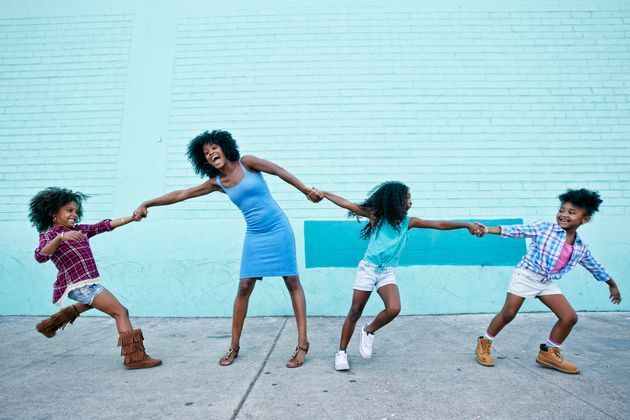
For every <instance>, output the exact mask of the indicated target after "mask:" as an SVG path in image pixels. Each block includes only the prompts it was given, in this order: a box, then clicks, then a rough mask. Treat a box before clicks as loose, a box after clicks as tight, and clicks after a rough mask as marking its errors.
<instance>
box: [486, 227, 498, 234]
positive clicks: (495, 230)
mask: <svg viewBox="0 0 630 420" xmlns="http://www.w3.org/2000/svg"><path fill="white" fill-rule="evenodd" d="M486 233H491V234H493V235H500V234H501V227H500V226H486Z"/></svg>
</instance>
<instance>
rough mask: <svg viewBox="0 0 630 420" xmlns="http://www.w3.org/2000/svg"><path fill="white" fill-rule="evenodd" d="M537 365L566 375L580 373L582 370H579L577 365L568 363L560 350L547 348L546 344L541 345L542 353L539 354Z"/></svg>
mask: <svg viewBox="0 0 630 420" xmlns="http://www.w3.org/2000/svg"><path fill="white" fill-rule="evenodd" d="M536 363H538V364H539V365H542V366H545V367H548V368H552V369H555V370H559V371H560V372H564V373H580V369H578V367H577V366H576V365H574V364H573V363H570V362H567V361H566V360H564V359H563V358H562V356H561V355H560V349H559V348H557V347H547V345H546V344H541V345H540V351H539V352H538V357H537V358H536Z"/></svg>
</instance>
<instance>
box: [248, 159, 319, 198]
mask: <svg viewBox="0 0 630 420" xmlns="http://www.w3.org/2000/svg"><path fill="white" fill-rule="evenodd" d="M241 161H242V162H243V165H245V167H246V168H247V169H251V170H254V171H258V172H265V173H267V174H271V175H276V176H277V177H278V178H280V179H281V180H283V181H284V182H286V183H287V184H289V185H293V186H294V187H295V188H296V189H297V190H298V191H300V192H301V193H302V194H304V195H306V196H307V197H308V199H309V200H311V201H315V199H317V201H320V200H321V199H322V198H323V197H322V196H321V195H320V194H317V193H319V191H318V190H316V189H314V188H309V187H307V186H306V185H304V184H303V183H302V181H300V180H299V179H298V178H297V177H296V176H295V175H293V174H292V173H291V172H289V171H287V170H286V169H284V168H282V167H281V166H279V165H276V164H275V163H273V162H271V161H268V160H265V159H260V158H257V157H256V156H251V155H247V156H244V157H243V159H241Z"/></svg>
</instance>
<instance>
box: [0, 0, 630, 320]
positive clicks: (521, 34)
mask: <svg viewBox="0 0 630 420" xmlns="http://www.w3.org/2000/svg"><path fill="white" fill-rule="evenodd" d="M629 117H630V7H628V6H627V5H626V3H625V2H622V1H605V2H595V1H592V2H579V3H578V2H562V3H549V2H546V3H536V2H534V3H532V2H529V3H525V2H512V1H508V2H502V3H501V4H490V3H480V4H477V5H475V6H471V5H468V4H467V2H458V1H452V2H446V3H440V4H439V5H438V4H436V3H433V2H410V1H399V2H395V3H394V4H393V5H388V6H382V5H380V4H378V3H376V2H367V3H366V2H360V3H359V2H357V3H352V2H351V3H349V4H347V5H344V6H343V7H342V6H339V5H338V4H332V3H331V4H321V5H320V6H313V5H312V4H310V3H306V2H297V3H296V2H291V3H286V2H282V1H278V2H273V3H268V4H265V5H261V4H259V3H256V2H250V1H242V2H237V3H235V4H233V5H232V6H228V7H226V6H224V5H220V4H218V3H213V2H201V1H189V2H172V1H167V2H163V4H162V5H161V7H160V8H159V9H157V8H155V7H153V6H152V5H151V3H150V2H148V1H139V2H135V3H134V4H133V5H128V4H126V2H122V1H114V2H111V3H110V4H109V5H108V7H107V9H104V6H103V5H100V6H98V7H95V6H94V5H87V4H69V5H63V6H59V5H56V4H54V3H53V2H49V1H43V0H42V1H26V2H24V3H23V4H20V5H16V4H14V5H11V6H10V7H7V8H6V9H3V11H1V12H0V163H1V166H0V229H1V230H2V232H3V233H2V235H3V237H5V238H7V239H10V240H11V241H10V242H11V244H12V245H9V244H7V241H2V244H1V245H0V247H1V248H0V268H2V269H3V271H4V274H2V276H3V277H2V279H1V281H2V283H3V284H6V285H7V287H6V288H5V291H4V292H0V314H3V313H4V314H8V313H44V312H46V311H47V310H48V309H47V308H48V306H47V303H46V302H48V301H49V297H48V296H49V288H50V284H49V282H51V281H52V278H53V277H51V276H54V270H51V269H50V267H43V266H37V265H35V264H34V263H33V260H32V256H31V252H32V249H33V248H34V243H35V237H36V235H35V232H34V230H33V229H32V228H30V227H29V226H28V225H27V224H26V223H25V222H24V219H25V213H26V211H27V202H28V199H29V198H30V197H31V196H32V194H33V193H34V192H36V191H38V190H39V189H41V188H43V187H45V186H48V185H63V186H67V187H70V188H75V189H79V190H81V191H84V192H86V193H88V194H90V195H92V196H93V199H92V200H91V201H90V202H89V206H88V209H87V211H86V220H88V219H89V220H96V219H97V218H99V217H105V216H112V217H113V216H120V215H127V214H129V213H130V212H131V211H132V210H133V209H134V208H135V207H136V206H137V204H138V203H139V202H140V201H141V200H142V199H146V198H149V197H151V196H155V195H158V194H162V193H164V192H167V191H170V190H173V189H179V188H184V187H188V186H191V185H194V184H195V183H198V182H201V180H200V179H199V178H195V176H194V174H193V173H192V171H191V169H190V165H189V163H188V162H187V161H186V159H185V145H186V143H187V142H188V141H189V140H190V139H191V138H192V137H194V136H195V135H197V134H198V133H200V132H201V131H203V130H206V129H214V128H221V129H226V130H229V131H231V132H232V133H233V135H234V136H235V138H236V139H237V140H238V141H239V145H240V149H241V152H242V153H244V154H253V155H257V156H259V157H263V158H267V159H270V160H273V161H274V162H276V163H278V164H280V165H282V166H284V167H286V168H287V169H289V170H290V171H291V172H292V173H294V174H295V175H297V176H298V177H300V179H302V180H303V181H304V182H305V183H306V184H308V185H315V186H318V187H321V188H324V189H328V190H331V191H334V192H337V193H339V194H340V195H344V196H346V197H347V198H349V199H352V200H361V199H362V198H364V197H365V195H366V194H367V192H368V191H369V190H370V189H371V188H372V187H373V186H374V185H376V184H377V183H379V182H382V181H385V180H392V179H397V180H401V181H404V182H406V183H407V184H408V185H409V186H410V187H411V191H412V194H413V197H414V209H413V210H412V214H413V215H417V216H420V217H426V218H441V219H462V218H477V217H478V218H486V219H488V218H523V219H525V220H526V221H533V220H535V219H540V218H544V219H550V218H552V217H553V215H554V212H555V208H556V206H557V199H556V196H557V195H558V194H559V193H560V192H562V191H564V190H565V189H566V188H569V187H587V188H592V189H596V190H599V191H600V193H601V195H602V197H603V198H604V205H603V207H602V212H601V214H600V215H598V216H597V217H596V218H595V220H594V223H592V224H590V225H588V226H585V227H584V228H582V230H581V232H582V234H583V236H584V237H585V238H586V239H587V240H588V241H589V242H590V243H591V248H592V249H593V252H594V253H595V255H596V256H598V257H599V259H600V260H601V261H602V262H603V263H604V264H605V265H606V266H607V268H609V271H611V272H612V273H613V275H614V276H615V277H616V278H618V279H619V280H622V279H623V278H624V277H628V275H629V274H630V266H629V264H628V263H627V262H626V260H625V255H628V251H630V244H629V243H628V241H627V239H626V238H627V237H628V234H629V233H630V229H629V228H628V227H627V226H626V220H627V217H628V215H629V214H630V190H629V188H628V186H629V181H630V171H629V170H628V165H629V164H630V140H629V139H630V125H629V121H630V119H629ZM66 162H68V164H66ZM70 162H71V163H70ZM267 182H268V183H269V184H270V188H271V189H272V191H273V193H274V196H275V197H276V199H277V201H278V202H279V204H280V205H281V206H282V207H283V209H285V211H286V213H287V214H288V216H289V217H290V218H291V220H292V223H293V226H294V229H295V232H296V237H297V241H298V255H299V263H300V265H301V267H302V268H301V274H302V279H303V283H304V286H305V288H306V290H307V298H308V301H309V313H312V314H325V315H331V314H337V315H339V314H345V312H346V311H347V307H348V303H349V302H348V301H349V296H350V293H351V292H350V290H351V284H352V278H353V271H352V270H348V269H309V270H306V269H305V267H304V246H303V236H302V235H303V230H302V223H303V221H304V220H314V219H315V220H344V219H345V214H344V212H343V211H342V210H340V209H338V208H336V207H334V206H332V205H330V204H329V203H321V204H319V205H312V204H310V203H309V202H308V201H306V200H305V199H304V197H303V196H302V195H301V194H300V193H299V192H297V191H295V190H294V189H292V187H289V186H288V185H286V184H284V183H283V182H282V181H280V180H279V179H277V178H272V177H267ZM243 229H244V227H243V222H242V218H241V215H240V213H239V212H238V210H236V209H235V208H234V206H233V205H232V204H231V203H229V202H228V200H227V199H226V198H225V197H224V196H222V195H220V194H214V195H212V196H210V197H203V198H198V199H195V200H191V201H189V202H185V203H180V204H178V205H175V206H170V207H167V208H163V209H152V210H151V215H150V218H149V219H148V220H147V221H145V222H143V223H141V224H137V225H134V226H132V227H125V228H124V229H121V230H120V232H115V233H112V237H111V238H107V239H103V240H102V242H100V243H98V244H99V245H98V246H99V250H96V251H97V252H96V253H97V258H98V259H99V267H101V271H105V272H108V274H109V277H111V280H110V281H112V282H113V283H110V285H111V286H110V287H111V288H112V290H114V291H119V292H120V293H122V294H123V296H124V298H122V300H124V301H125V302H127V305H128V306H129V307H130V308H131V307H133V308H134V309H135V313H140V314H147V315H182V316H187V315H219V316H224V315H229V314H230V311H231V300H232V298H233V294H234V292H235V284H236V281H237V279H236V278H237V277H238V263H239V258H240V244H241V240H242V232H243ZM95 246H96V245H95ZM509 273H510V270H509V268H496V267H495V268H493V267H465V268H461V267H458V268H455V267H451V268H449V267H405V268H404V269H401V270H400V271H399V277H400V282H401V293H402V295H403V301H404V305H403V311H404V312H405V313H444V312H446V313H452V312H484V311H486V312H491V311H494V310H498V305H500V303H501V301H502V299H503V297H504V293H505V289H506V285H507V281H508V280H509ZM15 276H17V277H18V278H19V279H20V281H19V282H17V283H16V282H14V281H11V280H9V278H11V279H13V277H15ZM32 278H41V279H42V281H38V283H37V285H32V283H31V282H32V280H31V279H32ZM566 280H567V281H566V282H565V283H563V284H566V289H564V288H563V290H565V293H566V294H567V295H568V296H571V297H572V298H573V300H572V301H573V302H575V306H576V308H578V309H590V310H604V309H607V310H608V309H610V310H612V309H617V308H616V307H615V308H613V307H612V306H611V305H608V304H607V303H606V299H605V298H606V295H607V293H606V290H605V287H602V285H598V284H596V283H595V282H594V281H593V280H592V279H591V278H590V276H589V275H588V273H586V272H585V271H584V270H582V269H577V270H575V272H574V273H571V274H570V275H569V276H568V277H567V279H566ZM149 285H150V288H151V291H150V292H147V291H146V288H147V287H149ZM620 286H621V287H622V293H623V291H624V287H623V283H621V284H620ZM195 288H197V289H199V290H201V291H200V292H199V293H200V294H201V295H204V294H205V298H204V296H202V297H197V296H195V297H194V298H192V297H191V296H190V290H194V289H195ZM33 289H34V290H35V292H34V293H33V294H31V295H29V296H28V297H27V298H26V301H23V300H20V299H16V296H23V295H24V294H25V290H33ZM138 289H141V290H143V291H142V293H139V292H138ZM420 291H422V292H421V293H420ZM418 293H420V295H418ZM595 294H596V295H597V298H596V299H595V300H592V299H593V298H592V296H594V295H595ZM254 295H255V296H254V298H253V299H254V301H253V302H252V305H251V307H252V310H251V311H252V314H255V315H264V314H285V313H290V305H289V304H288V301H287V299H288V298H287V296H286V292H285V291H284V290H283V287H282V285H281V283H278V282H276V281H275V280H270V281H269V282H263V285H261V287H259V288H257V291H256V293H255V294H254ZM405 296H408V297H409V299H408V300H407V301H405ZM479 296H483V297H485V298H479ZM45 303H46V304H45ZM377 308H378V302H372V304H371V306H370V308H369V310H370V311H372V312H374V311H375V310H376V309H377ZM530 308H531V309H534V310H537V309H540V307H539V306H536V305H532V306H530ZM622 308H626V309H627V308H628V306H627V304H624V305H622Z"/></svg>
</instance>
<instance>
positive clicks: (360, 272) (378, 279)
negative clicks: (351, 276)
mask: <svg viewBox="0 0 630 420" xmlns="http://www.w3.org/2000/svg"><path fill="white" fill-rule="evenodd" d="M386 284H396V276H395V275H394V267H381V266H380V265H376V264H372V263H371V262H367V261H365V260H361V262H360V263H359V266H358V267H357V276H356V278H355V280H354V289H355V290H363V291H365V292H371V291H372V290H373V289H376V290H378V289H379V288H381V287H383V286H385V285H386Z"/></svg>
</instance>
